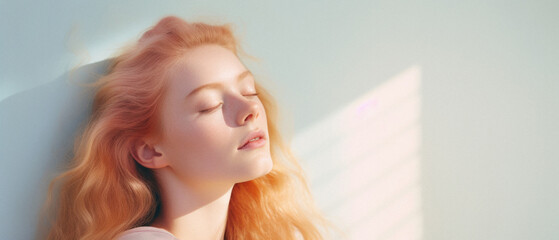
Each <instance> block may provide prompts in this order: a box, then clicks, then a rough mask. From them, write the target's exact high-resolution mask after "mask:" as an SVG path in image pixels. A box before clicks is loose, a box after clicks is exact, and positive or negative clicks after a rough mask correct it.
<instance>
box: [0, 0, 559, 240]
mask: <svg viewBox="0 0 559 240" xmlns="http://www.w3.org/2000/svg"><path fill="white" fill-rule="evenodd" d="M557 12H559V4H558V3H557V2H554V1H522V2H521V1H421V2H419V1H343V2H342V1H322V2H321V3H320V4H319V3H318V2H311V1H306V2H302V1H275V2H263V1H254V0H252V1H211V2H209V1H181V2H178V1H158V2H157V3H155V2H153V1H119V2H115V1H81V2H80V1H56V2H55V1H50V2H42V1H0V29H1V30H0V36H1V37H0V101H1V102H0V153H2V155H0V161H1V162H2V163H4V165H3V166H2V167H1V168H0V191H1V192H2V194H1V195H0V206H1V207H0V215H2V216H4V217H3V218H2V219H1V220H0V232H1V233H2V236H3V237H6V238H7V239H29V238H31V236H32V235H33V231H32V230H30V229H32V228H33V226H34V215H35V213H36V210H37V209H38V208H39V204H40V203H41V202H42V199H41V198H42V196H43V195H42V194H43V192H44V187H45V186H46V184H45V182H44V181H45V179H48V177H49V176H50V175H52V172H53V171H54V169H56V167H57V165H58V164H60V163H61V162H63V160H60V159H64V156H65V155H66V154H68V151H69V150H70V148H71V142H72V139H71V138H72V137H73V135H74V130H75V129H76V128H77V127H78V126H79V124H80V123H81V121H82V120H83V119H84V118H85V115H86V113H87V104H88V100H89V98H88V96H89V95H87V94H85V95H84V94H80V92H79V91H80V90H79V89H76V88H75V87H73V86H72V85H68V84H67V83H66V81H67V78H68V77H67V75H64V74H65V73H66V72H67V71H69V70H70V69H71V68H72V67H74V66H76V65H77V64H80V63H91V62H96V61H98V60H102V59H104V58H105V57H107V56H108V55H109V54H110V53H111V52H112V51H114V50H115V49H116V47H119V46H121V45H122V44H123V43H124V42H126V41H128V40H132V39H135V38H137V37H139V35H140V34H141V32H142V31H143V30H145V29H146V28H147V27H149V26H150V25H152V24H154V23H155V21H157V20H158V19H159V18H160V17H162V16H164V15H167V14H174V15H178V16H182V17H184V18H186V19H190V20H208V21H217V22H233V23H234V24H235V25H236V26H237V30H238V31H237V33H238V34H239V35H240V36H241V37H242V43H243V46H244V47H245V49H246V51H247V52H248V53H250V54H252V55H254V56H257V57H259V58H260V59H261V62H260V63H251V67H252V68H253V69H254V71H256V72H257V74H258V75H260V76H261V77H262V78H266V80H265V85H266V86H269V87H271V88H272V89H271V90H272V92H273V93H275V95H276V97H277V99H278V100H279V102H280V103H281V104H282V106H283V107H284V108H285V109H286V115H285V116H286V117H285V118H286V119H285V125H286V126H287V127H289V126H290V125H291V126H292V127H293V129H294V134H293V135H294V136H297V137H298V138H297V139H304V138H303V137H302V136H303V135H304V134H305V133H308V132H309V131H311V130H310V129H315V128H316V126H318V125H320V123H321V122H324V121H328V120H327V119H333V118H332V116H335V114H336V113H339V112H343V111H344V109H348V107H349V106H352V105H351V104H352V103H354V102H355V101H356V100H357V99H359V98H361V97H363V96H367V94H368V93H370V92H374V91H375V90H376V89H378V88H379V87H381V86H383V84H386V83H387V82H390V79H393V77H395V76H398V75H399V74H400V73H402V72H405V71H406V70H408V69H410V67H412V66H416V67H417V69H420V79H421V84H420V92H419V99H420V101H419V102H420V104H421V106H420V111H421V112H420V116H421V118H420V120H419V121H418V122H419V123H420V133H421V139H420V140H418V142H419V143H420V149H419V155H418V156H419V157H420V158H419V159H420V160H419V165H418V170H419V172H420V178H419V180H418V181H419V184H420V189H421V193H420V194H419V195H418V196H421V199H420V201H419V204H420V206H421V211H420V213H421V221H420V222H421V226H422V231H421V232H422V233H421V234H422V235H421V236H422V238H423V239H441V240H443V239H556V238H558V237H559V230H557V229H559V205H558V204H557V202H558V200H559V187H558V186H557V184H556V182H557V181H558V180H559V177H557V174H556V173H557V172H559V162H558V161H557V160H559V150H557V148H556V146H557V142H558V140H559V124H558V122H559V112H558V109H559V99H558V97H557V96H555V95H556V94H557V93H559V83H558V82H557V80H559V79H558V76H559V68H557V65H558V63H559V62H558V60H557V59H559V46H558V44H557V42H559V32H558V31H557V29H559V15H557V14H556V13H557ZM88 54H89V55H90V57H89V58H87V57H86V56H87V55H88ZM91 69H93V70H91ZM102 70H103V68H102V66H100V65H94V66H91V67H90V68H86V69H85V70H84V71H85V73H84V72H83V71H82V72H81V74H84V75H80V76H83V77H82V79H86V80H91V73H89V74H88V73H87V72H90V71H92V72H100V73H102ZM377 91H378V90H377ZM287 110H289V111H287ZM342 119H343V118H342ZM286 134H287V135H292V134H291V133H290V132H289V131H287V132H286ZM307 136H308V135H307ZM295 142H297V141H295ZM298 151H299V154H301V155H303V153H304V149H302V150H301V149H300V150H298ZM317 154H318V153H317ZM309 159H311V157H309V158H308V159H307V160H305V159H303V161H304V162H303V163H304V165H305V167H306V168H307V169H308V171H309V178H311V179H314V178H315V177H316V176H315V175H313V174H315V173H316V172H317V171H319V170H320V169H321V168H322V167H323V166H324V165H323V164H320V163H314V161H315V160H309ZM314 159H316V156H315V158H314ZM334 160H337V161H343V159H342V160H340V159H339V158H338V159H334ZM334 160H330V161H334ZM369 166H370V167H371V168H372V169H371V170H372V171H373V170H375V169H374V168H375V164H374V162H372V163H371V165H369ZM334 174H335V173H333V175H332V176H334ZM355 183H356V184H357V182H355ZM319 184H320V182H319ZM394 186H398V185H397V184H396V183H395V185H394ZM319 188H320V186H317V185H316V183H313V189H319ZM317 192H318V190H317ZM346 200H347V202H349V201H351V199H350V198H349V197H348V198H346ZM317 201H319V202H321V201H325V200H323V199H317ZM347 202H345V203H347ZM342 204H343V203H342ZM368 207H369V206H366V205H365V206H363V209H367V208H368ZM328 213H329V214H332V213H331V212H328ZM371 227H375V226H371ZM391 229H397V228H395V227H392V228H391ZM392 231H393V234H390V235H387V234H384V235H379V236H384V237H385V238H384V239H387V238H390V237H393V238H398V236H399V235H398V232H397V231H396V232H394V231H395V230H392ZM400 236H401V235H400ZM375 239H381V237H378V238H375Z"/></svg>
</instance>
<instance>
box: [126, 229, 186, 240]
mask: <svg viewBox="0 0 559 240" xmlns="http://www.w3.org/2000/svg"><path fill="white" fill-rule="evenodd" d="M117 240H178V238H176V237H175V236H173V234H171V233H170V232H168V231H167V230H165V229H162V228H156V227H150V226H142V227H135V228H132V229H128V230H126V231H124V232H122V233H121V234H120V235H119V236H118V237H117Z"/></svg>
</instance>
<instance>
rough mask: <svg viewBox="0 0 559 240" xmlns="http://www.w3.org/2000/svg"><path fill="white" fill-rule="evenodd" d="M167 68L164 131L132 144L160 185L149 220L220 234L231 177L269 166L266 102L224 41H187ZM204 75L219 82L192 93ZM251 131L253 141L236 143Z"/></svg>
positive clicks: (193, 232) (192, 233) (186, 235)
mask: <svg viewBox="0 0 559 240" xmlns="http://www.w3.org/2000/svg"><path fill="white" fill-rule="evenodd" d="M170 73H171V75H170V78H169V79H168V80H169V88H168V91H167V93H166V95H165V97H164V99H163V109H162V112H161V118H162V125H163V134H162V136H163V137H162V138H161V139H160V140H158V141H155V140H153V139H151V138H147V137H146V138H145V139H143V141H142V142H141V143H140V144H138V145H137V147H136V151H137V153H138V156H139V159H137V161H138V162H139V163H140V164H142V165H143V166H145V167H147V168H150V169H152V170H153V171H154V173H155V176H156V179H157V183H158V185H159V189H160V191H161V202H162V204H161V213H160V214H159V215H158V216H157V217H156V219H155V220H154V222H153V223H152V224H151V225H152V226H154V227H159V228H162V229H165V230H167V231H169V232H170V233H172V234H173V235H174V236H175V237H177V238H179V239H223V237H224V233H225V227H226V222H227V210H228V207H229V202H230V199H231V191H232V188H233V186H234V184H235V183H240V182H244V181H249V180H252V179H255V178H258V177H260V176H263V175H265V174H267V173H268V172H269V171H270V170H271V169H272V165H273V163H272V159H271V154H270V144H269V141H268V139H269V138H268V126H267V119H266V113H265V111H264V106H263V105H262V102H261V101H260V99H259V98H258V96H256V95H254V93H255V88H254V79H253V77H252V74H250V72H248V70H247V69H246V68H245V67H244V65H243V64H242V63H241V62H240V61H239V59H238V58H237V57H236V56H235V54H234V53H232V52H231V51H229V50H227V49H225V48H223V47H220V46H217V45H204V46H200V47H196V48H194V49H191V50H189V51H188V52H187V53H186V54H185V55H184V57H182V58H181V59H180V61H179V62H178V64H176V65H175V66H173V67H172V69H171V72H170ZM210 83H211V84H215V83H217V85H215V86H216V87H214V88H204V89H203V90H200V91H196V92H195V93H192V91H193V90H195V89H197V88H198V87H200V86H203V85H206V84H210ZM191 93H192V94H191ZM256 133H259V134H256ZM251 134H252V135H251ZM254 134H256V135H259V136H260V138H254ZM249 138H251V139H252V140H254V142H251V143H250V144H248V145H246V146H245V147H244V148H241V149H239V147H241V146H242V145H244V143H246V141H248V140H249Z"/></svg>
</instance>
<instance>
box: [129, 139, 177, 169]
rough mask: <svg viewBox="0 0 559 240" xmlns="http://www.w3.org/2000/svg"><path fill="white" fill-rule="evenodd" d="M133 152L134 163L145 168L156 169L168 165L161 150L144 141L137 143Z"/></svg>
mask: <svg viewBox="0 0 559 240" xmlns="http://www.w3.org/2000/svg"><path fill="white" fill-rule="evenodd" d="M134 150H135V158H136V161H137V162H138V163H139V164H140V165H142V166H144V167H146V168H151V169H157V168H162V167H166V166H168V165H169V164H168V163H167V160H166V159H165V157H164V156H163V153H162V152H161V150H160V149H159V148H158V147H155V146H152V145H150V144H148V143H146V142H145V141H140V142H138V144H136V146H135V149H134Z"/></svg>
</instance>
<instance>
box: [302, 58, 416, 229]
mask: <svg viewBox="0 0 559 240" xmlns="http://www.w3.org/2000/svg"><path fill="white" fill-rule="evenodd" d="M420 77H421V69H420V67H419V66H412V67H410V68H408V69H407V70H405V71H403V72H401V73H400V74H398V75H397V76H395V77H393V78H391V79H389V80H388V81H386V82H385V83H383V84H382V85H380V86H378V87H376V88H374V89H372V90H371V91H369V92H368V93H366V94H364V95H363V96H362V97H360V98H358V99H356V100H355V101H353V102H352V103H350V104H348V105H347V106H346V107H345V108H343V109H341V110H339V111H337V112H335V113H334V114H332V115H330V116H328V117H326V118H324V119H323V120H322V121H320V122H318V123H316V124H315V125H313V126H312V127H310V128H308V129H306V130H305V131H303V132H301V133H299V134H297V135H296V136H295V138H294V141H293V143H292V146H293V149H294V152H295V154H296V156H297V157H299V158H300V159H301V162H302V165H303V168H304V169H305V171H306V172H307V174H308V178H309V181H310V184H311V190H312V192H313V195H314V197H315V200H316V201H317V203H318V205H319V207H320V208H321V209H322V210H323V211H324V212H325V213H326V215H327V217H328V218H329V219H331V220H332V221H333V222H334V223H335V224H336V225H337V226H338V227H340V228H341V229H342V230H343V231H344V232H345V234H347V236H345V237H342V238H343V239H346V238H347V239H372V240H380V239H406V240H413V239H421V238H422V212H421V185H420V169H421V168H420V159H421V157H420V150H421V144H420V143H421V125H420V104H421V98H420V97H421V96H420Z"/></svg>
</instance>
